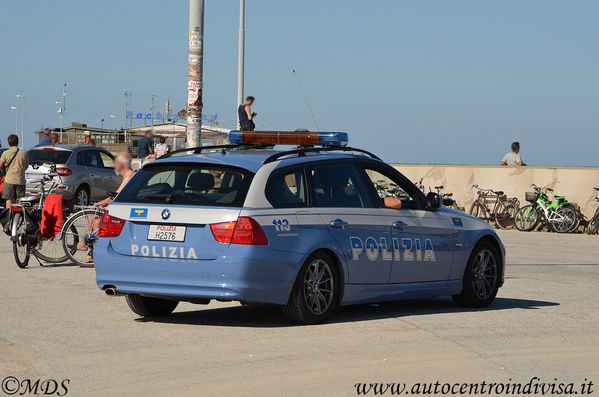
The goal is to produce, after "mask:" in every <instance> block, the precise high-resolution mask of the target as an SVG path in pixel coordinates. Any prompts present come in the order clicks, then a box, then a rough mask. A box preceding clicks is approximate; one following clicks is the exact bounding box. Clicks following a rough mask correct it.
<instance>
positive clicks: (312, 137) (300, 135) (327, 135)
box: [229, 131, 348, 147]
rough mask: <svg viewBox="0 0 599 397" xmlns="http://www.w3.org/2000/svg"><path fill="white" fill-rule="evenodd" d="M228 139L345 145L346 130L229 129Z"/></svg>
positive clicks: (307, 144)
mask: <svg viewBox="0 0 599 397" xmlns="http://www.w3.org/2000/svg"><path fill="white" fill-rule="evenodd" d="M229 141H230V142H231V143H233V144H238V145H248V144H260V145H300V146H315V145H320V146H338V147H343V146H347V143H348V136H347V133H346V132H299V131H231V132H229Z"/></svg>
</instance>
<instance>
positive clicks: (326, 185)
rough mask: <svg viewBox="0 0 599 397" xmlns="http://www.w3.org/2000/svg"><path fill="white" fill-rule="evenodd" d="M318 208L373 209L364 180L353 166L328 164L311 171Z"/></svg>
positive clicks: (315, 202) (315, 203)
mask: <svg viewBox="0 0 599 397" xmlns="http://www.w3.org/2000/svg"><path fill="white" fill-rule="evenodd" d="M310 177H311V179H312V184H313V186H314V205H315V206H316V207H345V208H371V207H376V206H374V205H373V203H372V200H371V199H370V197H369V195H368V193H367V190H366V188H365V187H364V184H363V179H362V178H361V176H360V175H359V174H358V172H357V170H356V168H355V167H354V166H353V164H342V163H339V164H327V165H319V166H315V167H314V168H313V169H312V170H311V171H310Z"/></svg>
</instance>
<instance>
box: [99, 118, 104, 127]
mask: <svg viewBox="0 0 599 397" xmlns="http://www.w3.org/2000/svg"><path fill="white" fill-rule="evenodd" d="M100 125H101V127H100V128H102V129H104V119H102V120H100Z"/></svg>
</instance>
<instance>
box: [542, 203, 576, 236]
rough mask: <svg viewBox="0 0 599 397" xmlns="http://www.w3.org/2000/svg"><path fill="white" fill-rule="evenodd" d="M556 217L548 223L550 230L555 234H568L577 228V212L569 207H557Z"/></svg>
mask: <svg viewBox="0 0 599 397" xmlns="http://www.w3.org/2000/svg"><path fill="white" fill-rule="evenodd" d="M556 212H557V214H556V215H557V217H555V218H554V219H552V220H551V222H549V223H550V224H551V228H552V229H553V231H554V232H556V233H570V232H572V231H574V229H576V228H577V227H578V224H579V223H580V219H578V212H577V211H576V210H575V209H574V208H572V207H571V206H567V207H559V208H558V209H557V210H556Z"/></svg>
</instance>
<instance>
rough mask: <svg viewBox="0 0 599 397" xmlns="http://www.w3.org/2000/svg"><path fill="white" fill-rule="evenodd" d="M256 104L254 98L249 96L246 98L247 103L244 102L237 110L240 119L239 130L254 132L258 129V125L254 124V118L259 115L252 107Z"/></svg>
mask: <svg viewBox="0 0 599 397" xmlns="http://www.w3.org/2000/svg"><path fill="white" fill-rule="evenodd" d="M253 103H254V97H253V96H248V97H247V98H245V102H243V103H242V104H241V105H239V107H238V108H237V115H238V117H239V129H241V131H254V129H255V128H256V124H254V117H256V116H257V115H258V113H256V112H253V113H252V108H251V106H252V105H253Z"/></svg>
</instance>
